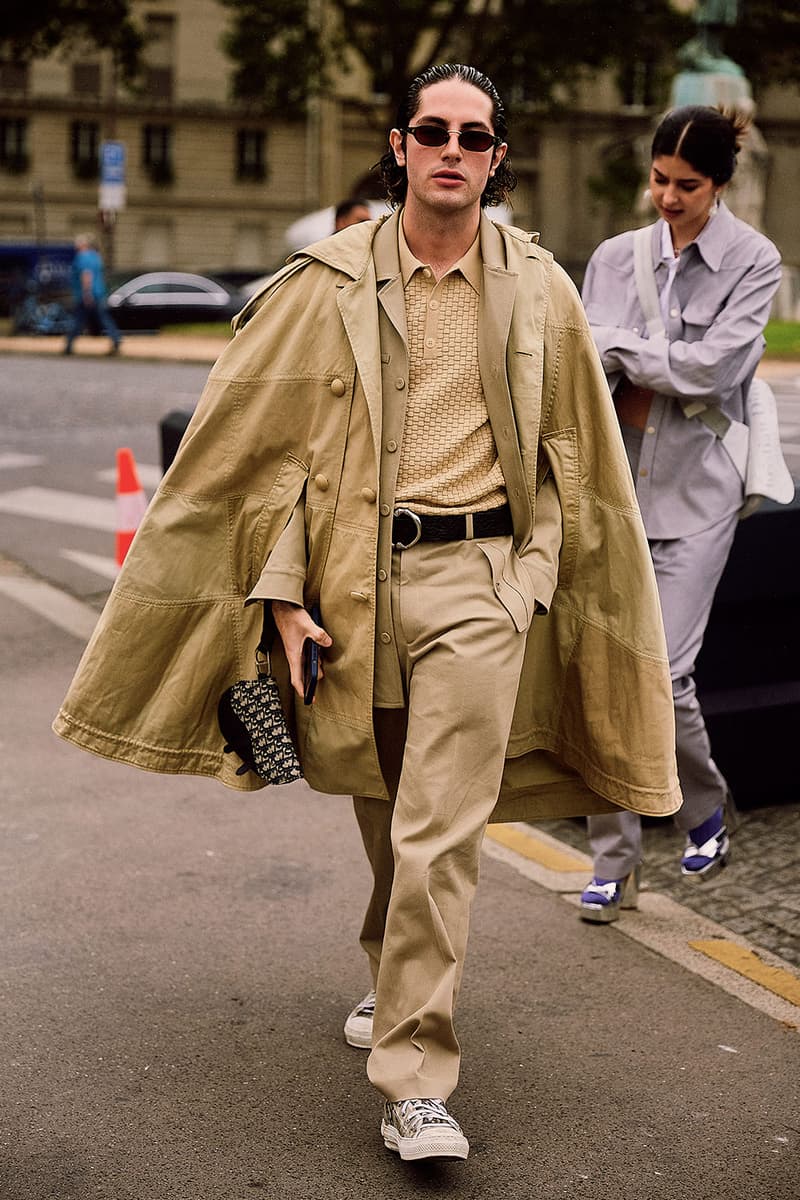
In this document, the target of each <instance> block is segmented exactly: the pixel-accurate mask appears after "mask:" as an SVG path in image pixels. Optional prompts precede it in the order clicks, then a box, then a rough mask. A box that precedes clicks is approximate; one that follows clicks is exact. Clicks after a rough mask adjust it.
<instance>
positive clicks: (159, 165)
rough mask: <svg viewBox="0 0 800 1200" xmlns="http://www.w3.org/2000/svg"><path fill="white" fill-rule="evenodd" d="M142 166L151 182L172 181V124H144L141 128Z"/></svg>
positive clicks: (173, 176) (173, 173) (173, 174)
mask: <svg viewBox="0 0 800 1200" xmlns="http://www.w3.org/2000/svg"><path fill="white" fill-rule="evenodd" d="M142 166H143V167H144V169H145V170H146V171H147V173H148V175H149V176H150V178H151V180H152V181H153V183H172V181H173V179H174V178H175V172H174V168H173V164H172V126H171V125H145V127H144V129H143V130H142Z"/></svg>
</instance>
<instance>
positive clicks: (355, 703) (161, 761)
mask: <svg viewBox="0 0 800 1200" xmlns="http://www.w3.org/2000/svg"><path fill="white" fill-rule="evenodd" d="M396 220H397V218H396V216H395V217H393V218H390V219H389V220H388V221H385V222H378V223H372V222H369V223H364V224H362V225H357V226H353V227H351V228H350V229H348V230H345V231H343V232H342V233H340V234H337V235H336V236H335V237H333V238H329V239H326V240H325V241H323V242H321V243H318V244H317V245H316V246H313V247H310V248H309V249H308V250H307V251H304V252H303V253H302V254H301V255H299V256H298V257H297V258H296V260H295V261H293V262H292V263H291V264H290V265H289V266H288V267H286V268H284V270H283V271H282V272H280V273H279V275H278V276H276V278H275V279H274V280H273V281H272V282H271V284H270V285H269V286H268V288H267V289H266V291H265V292H264V293H262V294H261V295H260V296H259V297H258V298H257V300H256V301H255V302H251V304H250V305H248V307H247V309H246V310H245V311H244V313H243V314H241V315H240V317H239V318H237V322H236V323H235V328H237V336H236V337H235V338H234V340H233V342H232V343H231V344H230V345H229V346H228V347H227V348H226V350H225V352H224V353H223V354H222V356H221V357H220V359H219V360H218V362H217V363H216V364H215V366H214V368H213V369H212V371H211V374H210V376H209V380H208V383H207V386H206V388H205V390H204V393H203V396H202V398H201V401H200V404H199V406H198V409H197V412H196V414H195V416H194V418H193V420H192V422H191V424H190V426H189V429H188V431H187V434H186V436H185V438H184V441H183V443H182V445H181V448H180V451H179V453H178V456H177V458H176V460H175V462H174V463H173V465H172V467H171V468H170V470H169V472H168V473H167V475H166V476H165V478H164V480H163V482H162V484H161V486H160V488H159V490H158V492H157V494H156V496H155V497H154V499H153V501H152V503H151V505H150V507H149V509H148V512H147V514H146V516H145V518H144V520H143V522H142V525H141V527H140V529H139V531H138V533H137V535H136V538H135V539H134V543H133V546H132V548H131V550H130V551H129V553H128V556H127V559H126V562H125V565H124V567H123V569H122V571H121V573H120V576H119V579H118V581H117V583H116V585H115V587H114V590H113V592H112V594H111V597H110V598H109V601H108V604H107V605H106V608H105V610H104V612H103V614H102V615H101V618H100V620H99V622H98V625H97V628H96V630H95V632H94V634H93V636H92V639H91V641H90V643H89V645H88V646H87V648H86V651H85V654H84V656H83V659H82V660H81V663H80V665H79V668H78V671H77V673H76V676H75V679H74V680H73V683H72V685H71V687H70V689H69V692H68V694H67V696H66V698H65V700H64V703H63V706H62V708H61V711H60V712H59V714H58V716H57V718H56V720H55V723H54V728H55V730H56V732H57V733H59V734H60V735H61V736H63V737H65V738H67V739H69V740H71V741H73V742H75V743H76V744H78V745H79V746H81V747H83V748H84V749H87V750H91V751H93V752H94V753H97V754H101V755H103V756H105V757H109V758H115V759H120V760H122V761H125V762H129V763H132V764H134V765H136V766H139V767H143V768H145V769H149V770H154V771H162V772H184V773H188V774H199V775H211V776H214V777H217V778H219V779H220V780H221V781H222V782H223V783H225V784H227V785H228V786H231V787H235V788H239V789H242V788H244V789H252V788H254V787H259V786H263V785H262V784H261V782H260V781H259V780H257V779H256V778H255V777H253V776H252V775H248V776H237V775H236V774H235V770H236V767H237V766H238V760H237V759H235V758H234V757H233V756H231V755H224V754H223V743H222V738H221V735H220V733H219V730H218V727H217V721H216V708H217V702H218V699H219V696H220V694H221V693H222V691H223V690H224V689H225V688H226V687H228V686H229V685H230V684H231V683H232V682H233V681H234V680H236V679H239V678H246V677H252V675H253V673H254V670H253V654H254V648H255V645H256V643H257V641H258V636H259V632H260V608H261V606H260V605H250V606H248V605H247V604H246V600H247V598H248V597H250V598H251V599H252V598H255V597H257V596H258V595H259V580H260V579H261V576H262V572H264V569H265V566H266V564H267V563H268V559H269V557H270V554H271V552H272V550H273V548H274V547H275V545H276V543H277V542H278V540H279V538H280V535H281V533H282V532H283V531H284V529H285V527H286V525H287V522H288V521H289V518H290V516H291V514H292V512H293V511H294V509H295V506H296V504H297V502H298V500H301V499H302V500H303V508H304V512H305V519H306V545H307V552H308V566H307V575H306V579H305V585H304V588H305V597H306V600H307V601H309V602H310V601H311V600H313V599H317V598H319V599H320V600H321V605H322V609H323V612H324V614H325V625H326V628H327V629H328V631H329V632H330V634H331V636H332V637H333V640H334V650H333V651H332V653H331V655H330V657H329V658H328V659H326V675H325V685H324V687H321V688H320V689H319V691H318V696H317V701H316V703H315V704H314V705H313V707H312V708H311V709H310V710H309V709H306V710H304V709H303V706H302V705H298V710H297V713H296V714H295V713H294V711H293V710H294V699H293V695H292V693H291V691H290V689H289V688H288V686H287V682H286V678H285V669H284V668H285V664H279V675H280V677H281V681H282V690H283V694H284V700H285V705H286V710H287V714H288V716H289V719H290V721H291V720H292V719H293V716H296V717H297V718H298V726H297V737H298V749H299V753H300V757H301V761H302V763H303V769H304V773H305V776H306V778H307V780H308V782H309V783H310V784H311V786H312V787H314V788H316V789H318V790H320V791H323V792H329V793H335V794H348V793H356V794H359V795H371V796H377V797H386V796H387V792H386V787H385V784H384V781H383V778H382V776H381V772H380V768H379V765H378V758H377V752H376V747H375V741H374V735H373V728H372V710H373V698H374V686H375V676H376V671H378V672H380V671H381V670H382V669H385V668H382V667H381V664H380V661H377V662H376V657H375V644H376V640H375V626H376V572H377V570H378V569H379V561H380V562H383V561H384V559H386V558H387V556H388V555H390V554H391V549H390V546H389V541H388V538H387V537H386V534H385V530H386V527H387V516H386V509H387V508H388V509H391V496H388V497H387V496H386V495H385V494H381V492H380V486H381V478H380V447H381V430H382V412H383V391H384V389H385V388H386V386H387V378H386V367H387V365H388V364H387V363H386V362H385V361H384V362H382V343H381V321H384V320H385V315H386V314H387V313H388V314H391V311H392V302H391V292H392V288H393V287H394V288H395V289H396V287H397V279H396V278H394V279H392V278H390V279H388V280H385V279H383V278H382V279H381V283H380V291H381V296H382V300H381V303H380V304H379V302H378V273H377V272H376V265H375V263H376V260H377V261H378V263H379V264H382V265H383V268H384V270H383V272H382V273H385V264H386V262H387V254H388V256H389V257H388V261H389V262H390V264H391V251H390V250H388V249H387V247H389V246H391V245H392V244H393V243H394V244H396V231H395V229H394V223H395V222H396ZM375 239H377V240H375ZM373 242H374V245H373ZM481 249H482V253H483V259H484V287H483V289H482V295H481V306H482V307H481V319H480V325H481V343H480V346H479V360H480V368H481V377H482V381H483V385H484V392H485V394H486V402H487V408H488V410H489V416H490V419H491V422H492V427H493V431H494V433H495V440H496V442H497V446H498V453H499V455H500V459H501V463H502V466H503V471H504V475H505V477H506V483H507V486H508V490H509V500H510V503H511V508H512V514H513V519H514V531H515V532H514V541H515V547H516V549H517V551H518V554H519V555H520V558H521V560H522V561H523V562H527V564H528V565H529V567H530V570H531V574H532V577H533V580H534V585H535V588H536V591H537V598H540V599H541V600H542V602H543V604H544V605H545V606H547V605H549V612H548V615H547V616H537V617H535V618H534V620H533V623H532V625H531V627H530V630H529V633H528V641H527V650H526V658H525V666H524V668H523V674H522V680H521V684H520V688H519V693H518V697H517V705H516V712H515V718H514V723H513V726H512V732H511V737H510V741H509V747H508V757H507V762H506V770H505V774H504V781H503V786H502V790H501V794H500V797H499V799H498V805H497V809H496V812H495V819H501V820H504V819H520V818H524V817H528V818H535V817H545V816H548V817H549V816H558V815H565V814H576V813H581V812H584V813H589V812H598V811H607V810H608V809H609V808H613V807H614V806H615V805H619V806H622V807H625V808H631V809H633V810H635V811H637V812H641V813H649V814H654V815H666V814H669V813H671V812H674V811H675V809H676V808H677V807H678V806H679V803H680V792H679V788H678V783H677V776H676V770H675V756H674V724H673V709H672V691H671V685H670V679H669V671H668V665H667V657H666V648H665V644H664V635H663V629H662V625H661V617H660V611H659V606H658V597H657V592H656V587H655V579H654V576H653V570H652V565H651V561H650V555H649V552H648V548H647V543H646V540H645V536H644V531H643V528H642V523H641V519H640V517H639V513H638V508H637V506H636V500H635V497H634V493H633V486H632V482H631V478H630V471H629V468H628V465H627V460H626V458H625V454H624V450H623V447H622V443H621V439H620V435H619V429H618V425H617V421H616V417H615V414H614V410H613V406H612V404H611V400H610V396H609V393H608V388H607V385H606V381H605V376H604V374H603V371H602V368H601V366H600V363H599V360H598V357H597V354H596V351H595V349H594V345H593V343H592V339H591V335H590V333H589V329H588V326H587V323H586V320H585V317H584V314H583V309H582V307H581V304H580V300H579V298H578V296H577V293H576V292H575V289H574V288H573V286H572V284H571V283H570V281H569V280H568V278H567V277H566V275H565V274H564V273H563V272H562V271H561V270H560V269H559V268H558V267H557V266H556V265H555V264H554V263H553V260H552V256H551V255H550V254H549V253H548V252H547V251H545V250H542V249H541V248H539V247H538V246H537V245H536V244H535V239H534V238H533V237H532V236H531V235H530V234H526V233H522V232H521V231H519V230H515V229H511V228H508V227H502V226H495V225H493V224H492V223H491V222H490V221H488V219H487V218H486V217H484V218H483V219H482V225H481ZM373 250H375V253H373ZM395 254H396V251H395ZM385 292H388V293H389V297H388V301H387V297H386V296H385V295H384V293H385ZM395 312H397V310H396V309H395ZM379 314H380V315H379ZM386 357H387V356H386V355H385V354H384V359H385V358H386ZM397 361H398V360H397V359H395V365H396V364H397ZM382 368H383V371H382ZM390 374H391V371H390ZM399 378H401V376H399V375H398V376H396V377H395V380H394V383H395V384H396V383H397V379H399ZM537 501H538V503H539V504H540V507H541V511H540V513H539V518H540V519H539V521H538V522H537ZM554 502H555V503H556V507H557V509H558V510H559V511H558V512H557V514H556V515H557V517H558V518H559V519H558V520H556V521H554V513H553V506H554ZM556 531H557V537H558V542H559V543H560V552H559V553H558V557H557V570H558V579H557V586H556V590H555V593H554V595H553V596H552V601H551V596H550V593H552V591H553V586H554V584H555V583H556V580H555V579H552V578H550V576H551V574H552V573H553V570H554V567H555V563H554V561H553V560H554V547H553V541H554V538H555V537H556ZM556 549H558V547H556ZM379 645H380V642H379Z"/></svg>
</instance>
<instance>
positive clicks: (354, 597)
mask: <svg viewBox="0 0 800 1200" xmlns="http://www.w3.org/2000/svg"><path fill="white" fill-rule="evenodd" d="M350 599H351V600H358V601H359V603H361V604H366V603H367V601H368V600H369V596H365V595H364V593H363V592H351V593H350Z"/></svg>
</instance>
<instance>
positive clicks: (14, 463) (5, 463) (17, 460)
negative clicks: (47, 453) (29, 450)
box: [0, 450, 44, 470]
mask: <svg viewBox="0 0 800 1200" xmlns="http://www.w3.org/2000/svg"><path fill="white" fill-rule="evenodd" d="M43 462H44V459H43V458H42V456H41V455H40V454H15V453H14V452H13V451H11V450H9V451H7V452H6V453H5V454H0V470H10V469H15V468H17V467H38V466H40V465H41V464H42V463H43Z"/></svg>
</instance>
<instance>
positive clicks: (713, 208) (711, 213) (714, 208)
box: [708, 192, 719, 217]
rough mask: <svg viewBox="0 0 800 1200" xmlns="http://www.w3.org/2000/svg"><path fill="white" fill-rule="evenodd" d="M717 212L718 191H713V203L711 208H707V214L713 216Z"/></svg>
mask: <svg viewBox="0 0 800 1200" xmlns="http://www.w3.org/2000/svg"><path fill="white" fill-rule="evenodd" d="M718 212H719V192H714V203H713V204H712V205H711V208H710V209H709V210H708V215H709V216H710V217H713V216H715V215H716V214H717V213H718Z"/></svg>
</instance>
